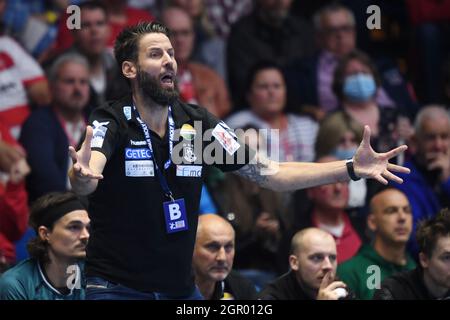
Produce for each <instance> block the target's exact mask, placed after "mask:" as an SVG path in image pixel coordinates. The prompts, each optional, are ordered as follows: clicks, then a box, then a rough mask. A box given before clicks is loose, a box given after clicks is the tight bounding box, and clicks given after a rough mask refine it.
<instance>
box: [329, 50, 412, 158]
mask: <svg viewBox="0 0 450 320" xmlns="http://www.w3.org/2000/svg"><path fill="white" fill-rule="evenodd" d="M380 84H381V83H380V77H379V75H378V72H377V69H376V67H375V65H374V64H373V62H372V61H371V60H370V58H369V57H368V56H367V55H366V54H364V53H362V52H360V51H352V52H351V53H349V54H348V55H346V56H345V57H343V58H342V59H341V60H340V62H339V64H338V66H337V67H336V70H335V73H334V79H333V91H334V93H335V95H336V97H337V98H338V100H339V104H340V108H341V109H342V111H340V112H345V113H346V114H348V115H349V116H350V117H351V118H352V119H354V120H355V121H356V122H358V123H359V124H360V125H361V126H364V125H369V126H370V127H371V128H373V135H374V137H375V139H376V141H375V143H374V145H375V148H376V149H377V150H378V151H380V152H383V151H385V150H388V149H390V148H392V147H393V146H395V145H398V144H400V143H401V142H402V141H407V140H408V139H409V137H410V136H411V135H412V131H413V130H412V127H411V125H410V122H409V119H408V118H407V117H406V116H404V115H402V114H401V113H400V110H398V109H396V108H387V107H384V106H381V105H379V104H378V102H377V100H376V93H377V90H378V89H379V88H380Z"/></svg>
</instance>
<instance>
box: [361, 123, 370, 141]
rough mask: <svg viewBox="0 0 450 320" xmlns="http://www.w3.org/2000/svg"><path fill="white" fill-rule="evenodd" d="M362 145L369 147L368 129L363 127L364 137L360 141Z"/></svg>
mask: <svg viewBox="0 0 450 320" xmlns="http://www.w3.org/2000/svg"><path fill="white" fill-rule="evenodd" d="M362 143H363V145H370V127H369V126H367V125H366V126H364V135H363V139H362Z"/></svg>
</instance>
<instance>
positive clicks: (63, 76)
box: [20, 53, 89, 201]
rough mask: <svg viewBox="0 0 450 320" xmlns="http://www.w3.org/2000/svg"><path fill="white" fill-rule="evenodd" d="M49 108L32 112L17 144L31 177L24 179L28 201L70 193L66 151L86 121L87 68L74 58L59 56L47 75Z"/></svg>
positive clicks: (82, 131) (75, 139)
mask: <svg viewBox="0 0 450 320" xmlns="http://www.w3.org/2000/svg"><path fill="white" fill-rule="evenodd" d="M49 80H50V87H51V92H52V96H53V101H52V104H51V107H49V108H44V109H40V110H36V111H34V112H33V113H32V114H31V116H30V117H29V118H28V119H27V121H26V122H25V124H24V126H23V131H22V134H21V136H20V142H21V143H22V145H23V146H24V148H25V150H26V151H27V159H28V162H29V163H30V166H31V168H32V173H31V174H30V176H29V177H28V179H27V190H28V192H29V197H30V201H33V200H35V199H36V198H38V197H40V196H42V195H44V194H46V193H48V192H51V191H66V190H70V183H69V180H68V176H67V172H68V170H69V166H70V165H71V162H70V161H71V160H70V158H69V154H68V153H67V148H68V147H69V145H70V146H77V145H78V143H79V141H80V138H81V137H82V135H83V133H84V130H85V129H86V120H85V118H84V116H83V109H84V108H85V107H86V105H87V102H88V99H89V65H88V63H87V61H86V59H85V58H84V57H82V56H80V55H77V54H74V53H72V54H66V55H62V56H60V57H59V58H58V59H57V60H56V61H55V63H54V64H53V66H52V68H51V69H50V72H49Z"/></svg>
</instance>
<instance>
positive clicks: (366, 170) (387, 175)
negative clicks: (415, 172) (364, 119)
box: [353, 126, 410, 184]
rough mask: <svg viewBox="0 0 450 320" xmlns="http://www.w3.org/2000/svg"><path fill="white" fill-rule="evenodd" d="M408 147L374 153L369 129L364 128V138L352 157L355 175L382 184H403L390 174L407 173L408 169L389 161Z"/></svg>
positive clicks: (403, 146)
mask: <svg viewBox="0 0 450 320" xmlns="http://www.w3.org/2000/svg"><path fill="white" fill-rule="evenodd" d="M406 149H408V147H407V146H406V145H402V146H400V147H397V148H395V149H392V150H390V151H388V152H385V153H376V152H375V151H374V150H373V149H372V147H371V145H370V128H369V126H364V136H363V140H362V141H361V144H360V145H359V147H358V149H357V150H356V154H355V156H354V158H353V159H354V163H353V165H354V168H355V173H356V175H357V176H358V177H361V178H372V179H376V180H378V181H379V182H381V183H382V184H388V180H392V181H394V182H397V183H403V180H402V179H401V178H399V177H397V176H396V175H395V174H393V173H392V172H400V173H409V172H410V170H409V169H408V168H405V167H402V166H398V165H395V164H392V163H389V162H388V161H389V159H391V158H395V157H396V156H397V155H398V154H400V153H402V152H404V151H405V150H406Z"/></svg>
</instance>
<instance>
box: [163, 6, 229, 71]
mask: <svg viewBox="0 0 450 320" xmlns="http://www.w3.org/2000/svg"><path fill="white" fill-rule="evenodd" d="M170 2H172V5H175V6H178V7H180V8H182V9H183V10H184V11H185V12H186V13H187V14H188V15H189V16H190V17H191V19H192V23H193V31H194V47H193V50H192V60H193V61H196V62H199V63H202V64H206V65H208V66H209V67H210V68H212V69H214V71H216V72H217V74H219V75H220V77H221V78H222V79H226V70H225V40H224V39H223V38H220V37H217V36H216V33H215V30H214V27H213V23H212V21H210V17H209V15H208V14H207V12H206V10H207V4H206V2H207V1H206V0H188V1H186V0H172V1H170Z"/></svg>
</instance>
